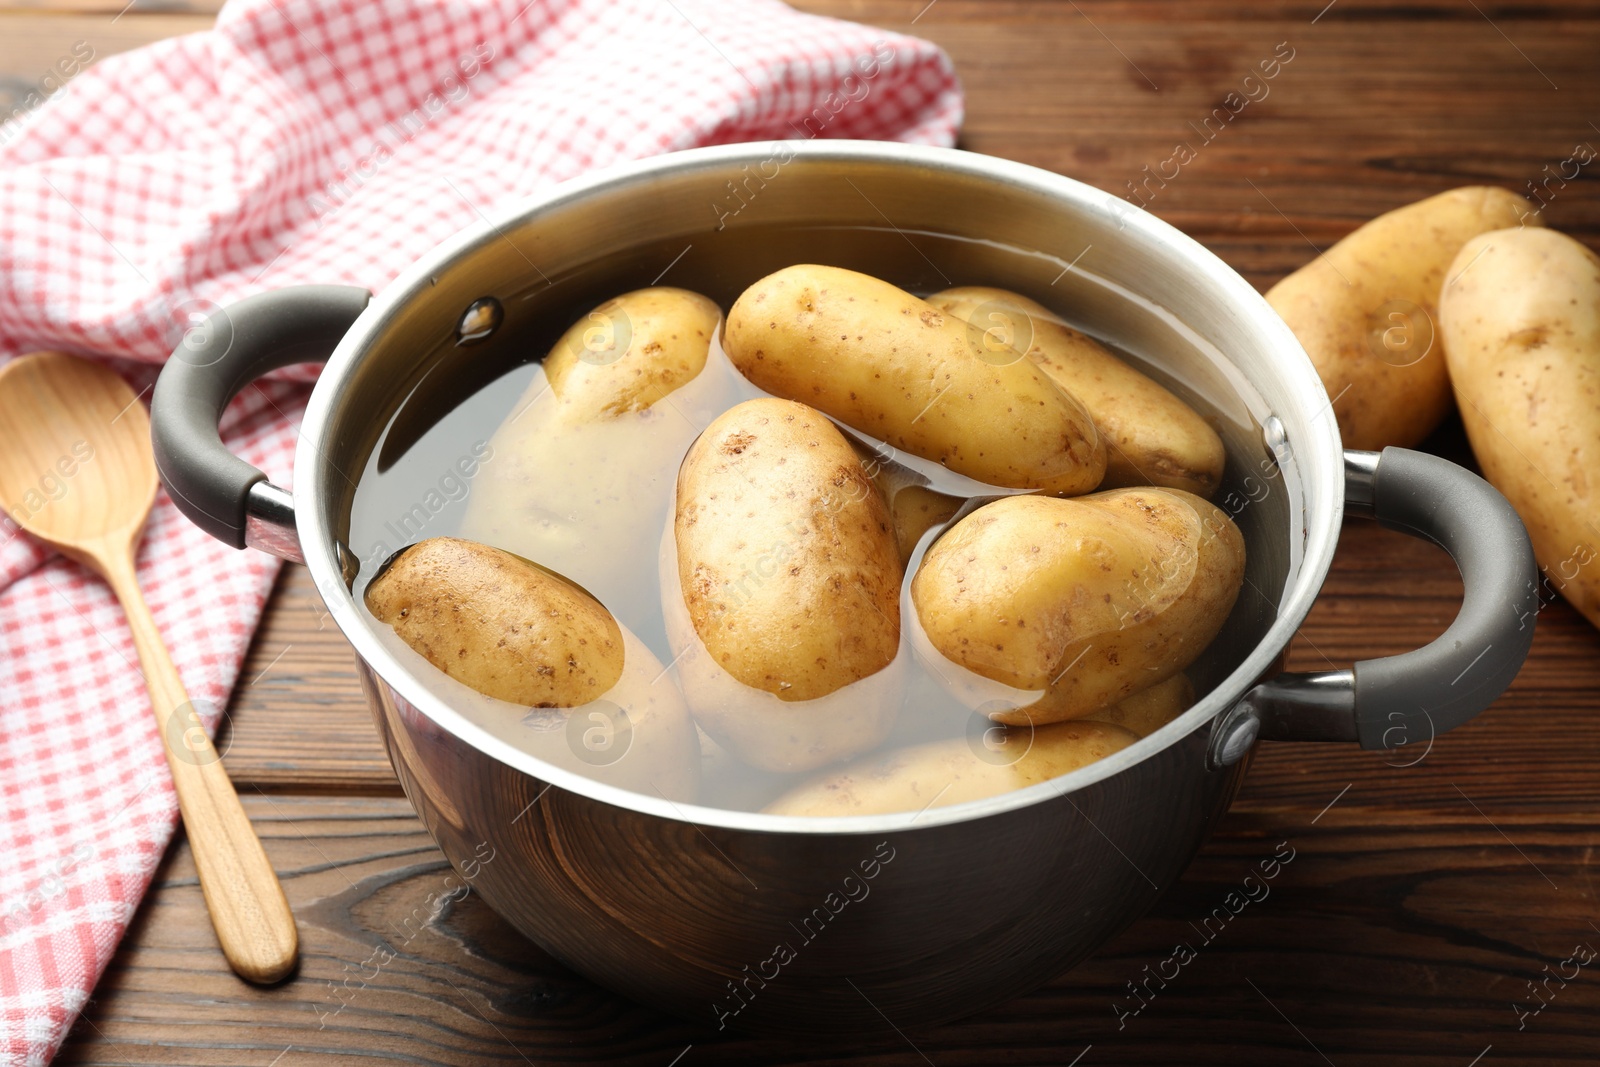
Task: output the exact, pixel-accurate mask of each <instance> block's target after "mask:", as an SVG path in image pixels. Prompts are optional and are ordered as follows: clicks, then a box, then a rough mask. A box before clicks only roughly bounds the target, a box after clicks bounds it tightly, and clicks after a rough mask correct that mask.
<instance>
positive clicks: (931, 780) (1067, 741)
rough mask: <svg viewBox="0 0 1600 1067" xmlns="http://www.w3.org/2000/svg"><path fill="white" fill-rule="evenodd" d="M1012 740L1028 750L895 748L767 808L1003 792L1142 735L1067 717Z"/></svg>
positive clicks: (945, 801) (1013, 733) (963, 742)
mask: <svg viewBox="0 0 1600 1067" xmlns="http://www.w3.org/2000/svg"><path fill="white" fill-rule="evenodd" d="M1007 734H1008V735H1010V737H1009V738H1008V740H1007V741H1006V745H1007V746H1009V745H1011V744H1018V745H1026V746H1027V748H1026V751H1025V752H1024V753H1023V755H1022V756H1021V757H1020V758H1017V759H1015V760H1014V761H1013V762H1006V757H1005V756H1004V755H1003V753H1004V752H1005V749H1004V748H1002V749H999V750H998V751H992V750H991V752H990V754H989V756H988V758H985V756H984V755H981V754H980V749H981V748H982V745H981V743H980V742H977V741H969V740H968V739H967V738H965V737H955V738H950V739H948V740H943V741H930V742H928V743H926V744H921V745H913V746H911V747H909V748H903V749H899V750H897V751H894V752H890V753H888V754H887V755H873V756H865V757H863V758H861V759H859V760H857V761H855V762H854V763H851V764H850V765H848V766H846V767H843V768H841V769H839V770H834V771H829V772H827V773H824V774H822V775H819V776H818V777H816V778H813V779H811V780H810V781H807V782H804V783H802V784H800V785H798V786H796V787H794V788H793V789H791V790H789V791H788V792H787V793H785V794H784V795H783V796H781V797H779V798H778V799H777V800H774V801H773V802H772V803H771V804H768V805H767V807H766V808H765V809H763V810H765V811H766V812H768V813H769V814H773V815H811V816H821V817H828V816H848V815H885V814H889V813H890V812H897V811H919V810H922V809H923V808H928V807H945V806H947V805H950V804H960V803H963V802H965V801H968V800H979V799H982V798H983V797H992V796H998V795H999V794H1001V793H1009V792H1011V791H1012V790H1014V789H1022V788H1025V787H1027V786H1030V785H1037V784H1038V783H1040V782H1046V781H1049V780H1050V779H1052V778H1058V777H1060V776H1061V775H1063V774H1066V773H1068V772H1069V771H1075V770H1077V769H1078V768H1079V767H1086V766H1088V765H1089V764H1091V763H1093V762H1095V761H1096V760H1101V759H1104V758H1105V757H1107V756H1109V755H1111V754H1112V753H1114V752H1119V751H1121V750H1122V749H1124V748H1127V747H1128V746H1129V745H1131V744H1133V743H1134V742H1135V741H1136V740H1138V739H1137V738H1136V737H1135V736H1134V735H1133V734H1132V733H1130V732H1129V731H1127V730H1125V729H1123V728H1122V727H1120V726H1113V725H1111V724H1109V723H1103V722H1067V723H1058V724H1057V725H1054V726H1041V727H1038V728H1036V729H1033V728H1029V727H1027V726H1021V727H1015V726H1014V727H1009V728H1007Z"/></svg>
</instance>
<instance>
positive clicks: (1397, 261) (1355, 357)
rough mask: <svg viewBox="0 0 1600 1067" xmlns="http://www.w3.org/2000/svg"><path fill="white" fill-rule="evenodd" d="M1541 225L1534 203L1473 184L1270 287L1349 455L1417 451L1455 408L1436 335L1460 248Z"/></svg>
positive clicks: (1368, 231) (1375, 224)
mask: <svg viewBox="0 0 1600 1067" xmlns="http://www.w3.org/2000/svg"><path fill="white" fill-rule="evenodd" d="M1525 216H1527V221H1529V222H1532V223H1533V224H1535V225H1537V224H1538V216H1530V215H1529V212H1528V203H1527V201H1525V200H1523V199H1522V198H1521V197H1520V196H1517V195H1516V194H1515V193H1511V192H1507V191H1506V190H1504V189H1498V188H1494V187H1492V186H1468V187H1466V188H1462V189H1452V190H1450V191H1449V192H1447V193H1440V194H1439V195H1438V196H1433V197H1429V198H1428V199H1426V200H1419V201H1418V202H1416V203H1414V204H1408V205H1406V206H1405V207H1402V208H1397V209H1396V210H1394V211H1391V212H1389V213H1387V214H1385V215H1379V216H1378V217H1377V218H1375V219H1373V220H1372V221H1371V222H1369V223H1367V224H1366V225H1364V226H1362V227H1361V228H1360V229H1358V230H1356V231H1355V232H1354V233H1351V234H1350V235H1349V236H1347V237H1345V238H1344V239H1343V240H1341V241H1339V242H1338V243H1337V244H1335V245H1334V246H1333V247H1331V248H1329V249H1328V250H1327V251H1326V252H1324V253H1323V254H1322V255H1320V256H1318V257H1317V258H1316V259H1314V260H1312V261H1311V262H1310V263H1308V264H1306V265H1305V266H1304V267H1301V268H1300V269H1299V270H1297V271H1295V272H1294V273H1293V274H1291V275H1289V276H1288V277H1287V278H1285V279H1283V281H1281V282H1279V283H1278V284H1277V285H1274V286H1273V287H1272V288H1271V289H1270V290H1268V291H1267V303H1269V304H1271V305H1272V306H1273V308H1275V309H1276V310H1277V312H1278V314H1279V315H1281V316H1283V320H1284V321H1285V322H1287V323H1288V324H1289V327H1290V328H1291V329H1292V330H1294V334H1295V336H1296V337H1297V338H1299V340H1300V344H1301V345H1302V346H1304V348H1305V350H1306V353H1307V354H1308V355H1309V356H1310V357H1311V362H1312V363H1314V364H1316V367H1317V373H1318V374H1319V375H1320V376H1321V377H1322V384H1323V386H1324V387H1325V388H1326V389H1327V391H1328V396H1330V397H1332V398H1333V400H1334V403H1333V411H1334V414H1335V416H1337V418H1338V420H1339V429H1340V431H1341V433H1342V434H1343V435H1344V446H1345V447H1346V448H1362V449H1381V448H1384V447H1386V446H1388V445H1401V446H1404V447H1409V446H1411V445H1415V444H1417V443H1418V442H1420V441H1421V440H1422V439H1423V438H1424V437H1426V436H1428V434H1429V433H1431V432H1432V431H1433V429H1434V427H1436V426H1438V425H1439V423H1440V421H1441V420H1442V419H1443V418H1444V417H1445V415H1446V414H1447V413H1448V412H1449V410H1450V376H1449V373H1448V371H1447V370H1446V368H1445V359H1444V354H1443V353H1442V352H1441V351H1439V345H1438V344H1437V342H1436V339H1435V332H1436V329H1435V324H1436V322H1437V321H1438V300H1439V287H1440V286H1441V285H1443V284H1444V283H1445V281H1446V280H1447V273H1446V269H1447V268H1448V267H1449V266H1450V262H1451V260H1453V259H1455V258H1456V253H1457V252H1459V251H1460V250H1461V246H1462V245H1463V244H1465V243H1466V242H1467V241H1468V240H1469V239H1471V238H1472V237H1475V236H1477V235H1478V234H1480V233H1484V232H1486V231H1488V230H1499V229H1503V228H1505V227H1507V226H1514V225H1516V224H1517V222H1518V220H1519V219H1522V218H1524V217H1525Z"/></svg>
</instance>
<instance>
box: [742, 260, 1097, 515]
mask: <svg viewBox="0 0 1600 1067" xmlns="http://www.w3.org/2000/svg"><path fill="white" fill-rule="evenodd" d="M969 333H970V331H969V330H968V327H967V324H966V323H964V322H962V321H960V320H959V319H957V318H956V317H955V316H953V315H947V314H945V313H944V312H941V311H939V310H938V309H937V308H935V307H933V306H932V305H931V304H928V303H927V302H925V301H923V300H920V299H918V298H917V297H915V296H912V295H911V294H910V293H907V292H905V291H904V290H902V289H898V288H896V287H895V286H893V285H890V284H889V283H888V282H885V281H880V280H879V279H877V278H873V277H870V276H869V275H866V274H858V273H856V272H855V271H850V270H842V269H840V268H838V267H819V266H810V265H805V266H795V267H788V268H786V269H784V270H781V271H778V272H777V273H776V274H771V275H768V276H767V277H765V278H763V279H761V280H760V281H759V282H756V283H755V284H754V285H752V286H751V287H750V288H748V289H746V290H745V291H744V293H743V294H742V295H740V297H739V299H738V301H736V302H735V303H734V305H733V308H732V309H731V310H730V311H729V312H728V321H727V324H726V326H725V327H724V329H723V347H724V348H725V349H726V350H727V353H728V358H729V359H731V360H732V361H733V364H734V366H735V367H737V368H738V369H739V370H740V372H741V373H743V374H744V376H745V377H746V378H749V379H750V380H751V381H752V382H754V383H755V384H756V385H758V386H760V387H761V388H762V389H765V390H766V391H767V392H769V393H773V394H774V395H777V396H781V397H788V398H789V399H792V400H798V401H802V402H804V403H806V404H810V405H811V406H813V407H815V408H817V409H819V410H821V411H824V412H826V413H828V414H829V415H832V416H833V417H834V418H836V419H839V420H840V421H841V422H844V423H847V424H849V425H850V426H853V427H855V428H856V429H858V430H861V431H862V432H863V433H867V434H870V435H872V436H873V437H876V438H878V439H879V440H881V441H886V442H888V443H889V444H891V445H893V446H894V447H896V448H903V449H905V450H906V451H907V452H910V453H912V454H913V455H917V456H922V457H923V458H925V459H931V460H935V461H937V462H939V463H942V464H944V465H945V466H946V467H948V468H950V469H951V470H953V471H956V472H957V473H959V474H964V475H966V476H968V477H970V478H975V479H977V480H978V481H981V482H987V483H989V484H990V485H998V486H1006V487H1010V488H1017V489H1040V490H1044V491H1047V492H1051V493H1086V492H1088V491H1090V490H1091V489H1093V488H1095V486H1097V485H1099V484H1100V479H1101V477H1102V476H1103V475H1104V474H1105V466H1106V454H1105V447H1104V445H1103V444H1102V443H1101V441H1100V438H1099V436H1098V434H1097V433H1096V431H1095V428H1094V422H1093V421H1092V420H1091V419H1090V417H1089V413H1088V412H1087V411H1085V410H1084V408H1083V405H1082V404H1080V403H1079V402H1078V401H1077V399H1076V398H1074V397H1073V396H1071V395H1070V394H1069V393H1067V392H1066V391H1065V390H1063V389H1061V388H1060V387H1059V386H1057V385H1056V384H1055V383H1054V382H1053V381H1051V380H1050V378H1049V377H1047V376H1046V375H1045V374H1044V373H1043V372H1041V371H1040V370H1039V369H1038V368H1036V367H1035V366H1034V365H1033V364H1031V363H1029V362H1027V361H1026V360H1015V359H1007V360H989V359H986V358H985V356H984V351H983V349H981V347H980V346H977V345H975V344H974V343H973V342H972V339H971V337H970V336H969Z"/></svg>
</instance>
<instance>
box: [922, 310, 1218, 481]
mask: <svg viewBox="0 0 1600 1067" xmlns="http://www.w3.org/2000/svg"><path fill="white" fill-rule="evenodd" d="M928 303H930V304H932V305H933V306H934V307H936V308H938V309H939V310H940V311H945V312H948V313H949V314H951V315H954V316H955V317H956V318H959V319H961V320H962V321H963V322H966V323H967V324H968V325H970V326H972V327H974V328H976V329H979V330H986V331H999V333H998V338H999V343H1007V344H1011V345H1012V346H1013V347H1014V348H1016V349H1017V350H1018V351H1019V352H1020V353H1021V355H1022V356H1024V357H1025V358H1026V359H1028V360H1029V361H1030V362H1032V363H1033V364H1034V365H1036V366H1037V367H1038V368H1039V369H1040V370H1042V371H1044V373H1045V374H1047V375H1049V377H1050V378H1051V379H1052V380H1053V381H1055V382H1056V383H1057V384H1058V385H1060V386H1061V387H1062V388H1063V389H1065V390H1067V391H1068V392H1069V393H1071V394H1072V395H1073V396H1075V397H1077V398H1078V400H1079V401H1081V402H1082V404H1083V406H1084V407H1085V408H1087V409H1088V411H1089V415H1090V417H1091V418H1093V419H1094V424H1095V427H1096V428H1097V429H1098V430H1099V431H1100V437H1101V439H1102V440H1103V441H1104V442H1105V447H1106V476H1105V480H1104V481H1102V482H1101V483H1100V487H1101V488H1102V489H1115V488H1119V487H1123V486H1135V485H1159V486H1165V487H1166V488H1169V489H1184V490H1187V491H1189V492H1191V493H1197V494H1199V495H1200V496H1210V495H1211V494H1212V493H1213V492H1215V491H1216V488H1217V484H1218V483H1219V482H1220V481H1221V480H1222V468H1223V465H1224V463H1225V462H1226V461H1227V458H1228V457H1227V453H1226V452H1225V451H1224V450H1223V447H1222V438H1220V437H1218V436H1217V432H1216V431H1215V430H1213V429H1212V428H1211V427H1210V426H1209V425H1208V424H1207V423H1206V421H1205V420H1204V419H1202V418H1201V417H1200V416H1199V415H1198V414H1197V413H1196V412H1195V410H1194V409H1193V408H1191V407H1190V406H1189V405H1188V404H1185V403H1184V402H1183V401H1182V400H1179V399H1178V398H1177V397H1176V396H1174V395H1173V394H1172V393H1170V392H1169V391H1167V390H1166V389H1165V388H1163V387H1162V386H1161V385H1159V384H1157V383H1156V382H1155V381H1153V380H1152V379H1150V378H1148V377H1146V376H1145V375H1143V374H1141V373H1139V372H1138V371H1137V370H1134V369H1133V368H1132V367H1131V366H1129V365H1128V364H1127V363H1124V362H1123V361H1122V360H1120V359H1118V358H1117V357H1116V356H1114V355H1112V354H1111V353H1110V352H1109V351H1108V350H1107V349H1106V348H1105V347H1104V346H1103V345H1101V344H1100V343H1099V342H1098V341H1096V340H1094V339H1093V338H1091V337H1089V336H1087V335H1085V334H1082V333H1079V332H1078V331H1077V330H1074V329H1072V328H1071V327H1070V326H1068V325H1066V324H1065V323H1064V322H1062V321H1061V320H1060V318H1059V317H1057V316H1056V315H1055V313H1054V312H1052V311H1051V310H1050V309H1049V308H1047V307H1045V306H1044V305H1043V304H1038V303H1035V302H1034V301H1032V300H1029V299H1028V298H1027V297H1025V296H1022V295H1020V294H1018V293H1013V292H1010V291H1008V290H1005V289H991V288H986V287H984V286H979V285H971V286H961V287H958V288H955V289H946V290H945V291H944V292H942V293H935V294H933V295H932V296H930V297H928ZM978 318H981V319H982V320H983V321H975V319H978Z"/></svg>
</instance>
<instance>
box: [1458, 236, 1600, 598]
mask: <svg viewBox="0 0 1600 1067" xmlns="http://www.w3.org/2000/svg"><path fill="white" fill-rule="evenodd" d="M1451 277H1453V278H1455V279H1456V281H1455V283H1454V284H1453V285H1447V286H1446V287H1445V289H1444V291H1443V293H1442V294H1441V295H1440V298H1439V317H1440V327H1441V331H1442V334H1443V338H1444V343H1445V352H1446V354H1447V356H1448V358H1449V361H1450V378H1451V381H1452V382H1453V383H1454V385H1455V393H1456V397H1457V398H1458V399H1459V401H1460V405H1461V421H1462V422H1463V423H1465V424H1466V429H1467V437H1468V439H1469V440H1470V441H1471V442H1472V451H1473V454H1474V455H1476V456H1477V457H1478V463H1479V464H1480V465H1481V466H1482V468H1483V476H1484V478H1486V479H1487V480H1488V481H1489V483H1490V484H1491V485H1493V486H1494V487H1495V488H1496V489H1498V490H1500V492H1502V493H1504V494H1505V496H1506V499H1507V500H1509V501H1511V505H1512V507H1514V508H1516V509H1517V514H1518V515H1520V516H1522V521H1523V522H1524V523H1526V524H1527V527H1528V536H1529V538H1530V539H1531V540H1532V541H1533V552H1534V555H1535V557H1537V558H1538V560H1539V566H1540V567H1541V568H1542V569H1543V570H1544V572H1545V581H1546V583H1547V584H1548V585H1549V586H1550V587H1551V588H1552V589H1554V590H1557V591H1559V592H1560V593H1561V595H1562V596H1564V597H1566V598H1567V600H1568V601H1570V602H1571V604H1572V606H1573V607H1575V608H1577V609H1578V610H1579V611H1580V612H1582V613H1583V614H1584V615H1585V616H1586V617H1587V618H1588V619H1589V621H1590V622H1591V623H1593V624H1595V625H1596V626H1600V564H1597V562H1596V561H1597V560H1600V473H1597V472H1600V256H1596V255H1595V254H1594V253H1593V252H1592V251H1590V250H1589V249H1588V248H1586V247H1584V246H1583V245H1582V244H1580V243H1579V242H1577V241H1575V240H1573V239H1572V238H1570V237H1567V236H1566V235H1564V234H1559V233H1556V232H1554V231H1551V230H1535V229H1527V230H1502V231H1499V232H1496V233H1487V234H1484V235H1482V236H1481V237H1475V238H1473V239H1472V240H1470V241H1468V242H1467V243H1466V244H1465V245H1464V246H1462V249H1461V253H1460V255H1458V256H1457V257H1456V262H1455V264H1454V265H1453V266H1452V267H1451Z"/></svg>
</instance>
